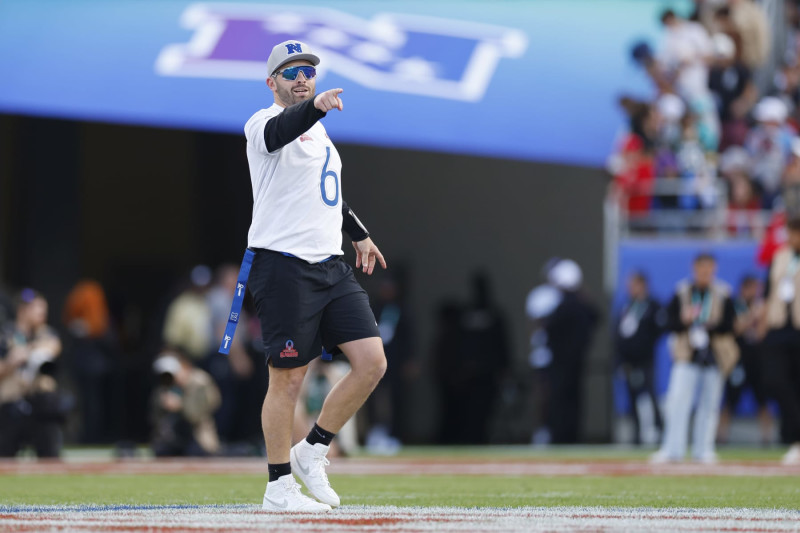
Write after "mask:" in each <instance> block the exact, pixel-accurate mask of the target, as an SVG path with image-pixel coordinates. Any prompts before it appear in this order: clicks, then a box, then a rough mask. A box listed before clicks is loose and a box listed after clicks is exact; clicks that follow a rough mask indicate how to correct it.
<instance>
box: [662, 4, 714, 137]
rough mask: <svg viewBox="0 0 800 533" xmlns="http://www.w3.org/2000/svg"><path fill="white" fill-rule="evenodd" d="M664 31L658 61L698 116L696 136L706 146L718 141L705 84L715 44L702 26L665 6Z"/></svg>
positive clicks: (712, 103)
mask: <svg viewBox="0 0 800 533" xmlns="http://www.w3.org/2000/svg"><path fill="white" fill-rule="evenodd" d="M661 22H662V24H663V25H664V29H665V34H664V42H663V44H662V47H661V51H660V52H659V54H658V63H659V65H660V67H661V69H662V70H664V72H665V73H666V76H667V78H670V79H673V80H674V87H675V91H676V92H677V93H678V95H680V96H681V97H682V98H683V99H684V100H685V101H686V103H687V104H688V107H689V109H690V110H691V111H692V113H694V114H695V115H696V116H697V128H698V133H699V139H700V140H701V142H702V144H703V146H704V148H705V149H707V150H716V148H717V145H718V143H719V119H718V117H717V113H716V108H715V106H714V100H713V98H712V96H711V92H710V91H709V88H708V74H709V65H710V64H711V61H712V60H713V57H714V46H713V43H712V41H711V38H710V37H709V35H708V32H707V31H706V29H705V28H703V26H701V25H700V24H698V23H696V22H691V21H688V20H684V19H682V18H680V17H679V16H677V15H676V14H675V12H673V11H672V10H670V9H668V10H666V11H664V13H663V14H662V15H661Z"/></svg>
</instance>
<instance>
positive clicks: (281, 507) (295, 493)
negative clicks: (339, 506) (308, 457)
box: [261, 474, 331, 513]
mask: <svg viewBox="0 0 800 533" xmlns="http://www.w3.org/2000/svg"><path fill="white" fill-rule="evenodd" d="M261 508H262V509H263V510H265V511H274V512H278V513H291V512H298V511H299V512H305V513H318V512H322V511H330V510H331V506H330V505H327V504H324V503H320V502H318V501H316V500H313V499H311V498H309V497H308V496H306V495H305V494H303V493H302V492H300V485H298V484H297V481H295V480H294V476H293V475H292V474H286V475H285V476H281V477H279V478H278V479H277V480H276V481H270V482H269V483H267V490H266V492H264V503H263V504H262V505H261Z"/></svg>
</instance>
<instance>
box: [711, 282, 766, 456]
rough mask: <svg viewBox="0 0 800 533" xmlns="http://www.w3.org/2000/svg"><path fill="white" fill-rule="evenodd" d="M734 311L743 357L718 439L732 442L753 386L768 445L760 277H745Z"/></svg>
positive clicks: (730, 384)
mask: <svg viewBox="0 0 800 533" xmlns="http://www.w3.org/2000/svg"><path fill="white" fill-rule="evenodd" d="M734 308H735V309H736V320H735V322H734V332H735V333H736V343H737V344H738V345H739V353H740V354H741V357H740V358H739V362H738V363H737V365H736V367H735V368H734V369H733V371H732V372H731V375H730V376H729V377H728V380H727V381H726V382H725V402H724V403H723V406H722V412H721V413H720V418H719V429H718V431H717V440H718V441H719V442H722V443H724V442H728V438H729V434H730V424H731V417H732V416H733V413H734V412H735V411H736V406H737V405H738V404H739V399H740V398H741V396H742V392H743V391H744V389H745V388H746V387H750V389H751V390H752V392H753V396H754V397H755V400H756V403H757V405H758V422H759V429H760V430H761V443H762V445H765V446H766V445H768V444H769V442H770V440H771V439H772V415H771V414H770V412H769V409H768V408H767V394H766V390H765V388H764V384H763V383H764V381H763V372H762V361H761V360H762V356H761V353H760V341H761V338H760V337H761V332H760V331H759V323H760V320H761V316H762V314H763V311H764V300H763V299H762V298H761V283H760V282H759V280H758V278H756V277H755V276H745V277H744V278H743V279H742V281H741V282H740V284H739V293H738V294H737V295H736V298H735V299H734Z"/></svg>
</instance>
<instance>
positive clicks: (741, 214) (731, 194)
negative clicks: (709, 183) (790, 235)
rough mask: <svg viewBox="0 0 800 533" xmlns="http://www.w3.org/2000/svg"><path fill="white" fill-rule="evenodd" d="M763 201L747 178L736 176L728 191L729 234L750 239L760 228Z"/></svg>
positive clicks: (731, 181) (733, 177) (732, 178)
mask: <svg viewBox="0 0 800 533" xmlns="http://www.w3.org/2000/svg"><path fill="white" fill-rule="evenodd" d="M760 215H761V199H760V198H759V197H758V195H757V194H756V191H755V187H754V186H753V182H752V181H750V179H749V178H748V177H747V176H743V175H741V174H735V175H733V176H732V177H731V179H730V183H729V189H728V233H729V234H730V235H736V236H740V237H750V236H752V235H753V232H754V229H755V228H757V227H758V223H759V216H760Z"/></svg>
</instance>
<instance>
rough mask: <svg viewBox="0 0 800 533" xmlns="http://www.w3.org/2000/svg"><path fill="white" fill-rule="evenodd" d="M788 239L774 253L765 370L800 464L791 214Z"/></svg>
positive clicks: (797, 306) (799, 265) (797, 266)
mask: <svg viewBox="0 0 800 533" xmlns="http://www.w3.org/2000/svg"><path fill="white" fill-rule="evenodd" d="M787 226H788V228H787V229H788V242H787V244H786V245H785V246H783V247H781V248H780V249H779V250H778V251H777V252H776V253H775V255H774V257H773V259H772V263H771V265H770V269H769V274H768V275H767V283H766V288H765V289H766V290H765V292H766V295H767V296H766V313H765V314H764V329H765V330H766V337H765V338H764V344H763V350H764V355H763V357H764V373H765V378H766V381H767V385H768V390H770V391H771V393H772V394H774V396H775V398H776V399H777V400H778V404H779V406H780V410H781V425H782V430H781V432H782V434H783V437H784V440H785V441H786V442H787V443H789V444H790V445H791V446H790V448H789V451H788V452H787V453H786V455H784V457H783V462H784V463H785V464H795V465H796V464H800V357H798V354H800V219H798V218H791V219H790V220H789V222H788V224H787Z"/></svg>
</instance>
